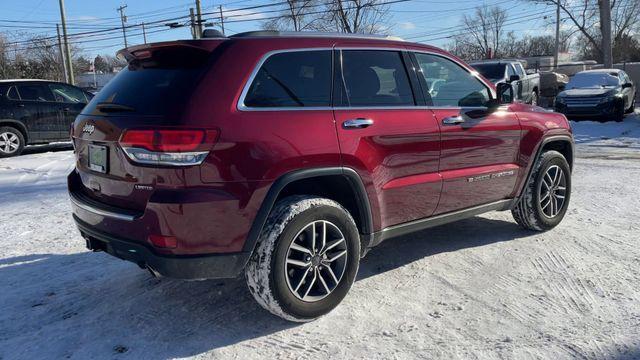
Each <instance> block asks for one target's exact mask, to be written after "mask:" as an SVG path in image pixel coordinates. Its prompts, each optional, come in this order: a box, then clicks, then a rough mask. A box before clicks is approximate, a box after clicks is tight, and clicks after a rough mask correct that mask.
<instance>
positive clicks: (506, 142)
mask: <svg viewBox="0 0 640 360" xmlns="http://www.w3.org/2000/svg"><path fill="white" fill-rule="evenodd" d="M119 54H120V56H122V57H124V58H126V59H127V60H128V63H129V65H128V67H127V68H126V69H124V70H123V71H122V72H120V73H119V74H118V75H117V76H116V77H115V78H114V79H113V80H112V81H111V82H110V83H109V84H108V85H107V86H106V87H105V88H104V89H102V90H101V91H100V92H99V93H98V94H97V95H96V97H95V98H94V99H93V100H92V101H91V102H90V103H89V104H88V105H87V107H85V109H84V110H83V111H82V113H81V114H80V115H79V116H78V117H77V119H76V121H75V123H74V125H73V130H72V137H73V142H74V146H75V149H76V157H77V161H76V168H75V169H74V170H73V172H72V173H71V174H70V175H69V179H68V183H69V193H70V198H71V201H72V204H73V217H74V219H75V222H76V224H77V226H78V228H79V229H80V232H81V234H82V236H83V237H84V238H85V239H86V243H87V246H88V247H89V249H92V250H94V251H106V252H107V253H109V254H111V255H114V256H116V257H119V258H121V259H124V260H128V261H132V262H134V263H136V264H138V265H139V266H140V267H142V268H146V269H149V270H150V271H151V272H152V273H153V274H155V275H163V276H168V277H173V278H181V279H208V278H230V277H236V276H238V275H240V274H242V273H244V275H245V278H246V281H247V284H248V286H249V290H250V292H251V293H252V294H253V296H254V297H255V299H256V300H257V302H258V303H259V304H260V305H262V306H263V307H264V308H265V309H267V310H269V311H271V312H272V313H274V314H276V315H278V316H281V317H283V318H285V319H288V320H292V321H309V320H312V319H315V318H317V317H319V316H321V315H323V314H326V313H328V312H329V311H331V309H333V308H334V307H335V306H337V305H338V303H339V302H340V301H341V300H342V299H343V298H344V297H345V296H346V294H347V292H348V291H349V288H350V287H351V285H352V283H353V282H354V279H355V277H356V273H357V271H358V265H359V261H360V258H361V257H362V256H364V254H365V253H366V252H367V251H368V250H369V249H370V248H372V247H373V246H375V245H377V244H379V243H380V242H382V241H383V240H387V239H390V238H393V237H397V236H399V235H403V234H407V233H410V232H414V231H417V230H421V229H425V228H429V227H432V226H436V225H441V224H445V223H448V222H452V221H456V220H459V219H463V218H467V217H471V216H474V215H478V214H480V213H484V212H487V211H492V210H511V211H512V213H513V216H514V217H515V220H516V222H518V223H519V224H520V225H522V226H523V227H524V228H527V229H532V230H538V231H542V230H549V229H551V228H553V227H554V226H556V225H557V224H558V223H559V222H560V221H561V220H562V218H563V216H564V214H565V212H566V210H567V206H568V203H569V197H570V194H571V166H572V163H573V140H572V135H571V129H570V127H569V124H568V122H567V119H566V118H565V117H564V115H562V114H558V113H552V112H547V111H544V110H542V109H540V108H537V107H531V106H529V105H525V104H521V103H511V101H512V99H513V88H512V87H511V85H509V84H498V86H497V88H496V87H494V85H493V84H491V83H490V82H488V81H486V80H485V79H483V78H481V77H480V76H479V75H477V73H476V72H475V71H473V69H472V68H470V67H469V66H468V65H466V64H464V63H463V62H462V61H460V60H459V59H457V58H455V57H454V56H452V55H450V54H448V53H446V52H445V51H443V50H440V49H438V48H435V47H431V46H427V45H422V44H412V43H408V42H403V41H398V40H393V39H387V38H380V37H373V36H362V35H358V36H355V35H351V36H348V35H342V34H341V35H330V34H323V33H319V34H318V33H278V32H257V33H241V34H237V35H233V36H231V37H229V38H224V37H218V38H210V39H202V40H184V41H173V42H163V43H155V44H148V45H140V46H135V47H131V48H128V49H124V50H122V51H120V52H119ZM428 79H436V80H438V81H440V82H441V83H442V84H441V85H440V86H439V89H438V91H437V93H432V92H430V91H429V90H428V89H429V86H428V85H427V83H428ZM141 94H144V96H141ZM425 241H428V240H427V239H425Z"/></svg>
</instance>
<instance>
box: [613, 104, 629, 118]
mask: <svg viewBox="0 0 640 360" xmlns="http://www.w3.org/2000/svg"><path fill="white" fill-rule="evenodd" d="M625 111H626V109H625V108H624V101H623V102H622V104H620V105H619V106H618V109H616V112H615V113H614V115H613V119H614V120H615V121H616V122H622V121H623V120H624V114H625Z"/></svg>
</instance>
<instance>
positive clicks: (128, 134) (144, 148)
mask: <svg viewBox="0 0 640 360" xmlns="http://www.w3.org/2000/svg"><path fill="white" fill-rule="evenodd" d="M217 138H218V131H217V130H204V129H131V130H125V132H124V133H123V134H122V136H121V137H120V146H121V147H122V149H123V150H124V152H125V153H126V154H127V156H128V157H129V159H131V160H132V161H133V162H137V163H141V164H149V165H164V166H190V165H199V164H201V163H202V161H204V159H205V158H206V157H207V155H208V154H209V150H210V149H211V147H212V146H213V144H214V143H215V141H216V140H217Z"/></svg>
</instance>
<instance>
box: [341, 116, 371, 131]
mask: <svg viewBox="0 0 640 360" xmlns="http://www.w3.org/2000/svg"><path fill="white" fill-rule="evenodd" d="M371 125H373V120H371V119H365V118H357V119H350V120H347V121H345V122H343V123H342V127H343V128H345V129H364V128H366V127H369V126H371Z"/></svg>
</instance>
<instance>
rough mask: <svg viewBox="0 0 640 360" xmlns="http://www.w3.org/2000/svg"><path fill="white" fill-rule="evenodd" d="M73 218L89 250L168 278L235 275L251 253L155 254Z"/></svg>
mask: <svg viewBox="0 0 640 360" xmlns="http://www.w3.org/2000/svg"><path fill="white" fill-rule="evenodd" d="M73 219H74V220H75V222H76V225H77V226H78V229H79V230H80V233H81V234H82V237H84V238H85V240H86V242H87V248H89V249H90V250H93V251H104V252H106V253H108V254H110V255H113V256H115V257H117V258H120V259H122V260H126V261H131V262H133V263H136V264H138V266H140V267H141V268H149V269H151V270H153V271H154V272H156V273H159V274H160V275H162V276H166V277H170V278H176V279H186V280H198V279H222V278H235V277H237V276H238V275H239V274H240V273H241V272H242V270H243V269H244V267H245V265H246V263H247V261H248V260H249V257H250V255H251V254H250V253H248V252H239V253H226V254H211V255H183V256H176V255H164V254H158V253H156V252H155V251H154V250H153V249H152V248H150V246H148V245H146V244H141V243H139V242H136V241H133V240H129V239H123V238H119V237H115V236H113V235H110V234H106V233H104V232H101V231H98V230H96V229H95V228H93V227H92V226H91V225H89V224H87V223H85V222H83V221H82V220H80V219H79V218H78V217H77V216H75V215H74V216H73Z"/></svg>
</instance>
